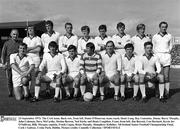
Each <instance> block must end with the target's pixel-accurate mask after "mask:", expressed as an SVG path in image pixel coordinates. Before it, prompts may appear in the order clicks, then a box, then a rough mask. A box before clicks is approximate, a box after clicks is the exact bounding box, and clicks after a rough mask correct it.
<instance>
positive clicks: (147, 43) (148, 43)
mask: <svg viewBox="0 0 180 129" xmlns="http://www.w3.org/2000/svg"><path fill="white" fill-rule="evenodd" d="M147 45H151V46H152V47H153V43H152V42H150V41H148V42H145V43H144V47H146V46H147Z"/></svg>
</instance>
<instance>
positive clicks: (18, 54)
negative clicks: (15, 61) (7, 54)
mask: <svg viewBox="0 0 180 129" xmlns="http://www.w3.org/2000/svg"><path fill="white" fill-rule="evenodd" d="M17 56H18V57H19V59H20V60H22V59H23V58H24V57H27V55H26V54H25V55H24V56H23V58H21V57H20V56H19V53H17Z"/></svg>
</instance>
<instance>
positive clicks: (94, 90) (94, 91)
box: [93, 86, 98, 96]
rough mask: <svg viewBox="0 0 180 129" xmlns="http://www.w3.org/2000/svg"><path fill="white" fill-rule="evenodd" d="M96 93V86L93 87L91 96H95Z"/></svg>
mask: <svg viewBox="0 0 180 129" xmlns="http://www.w3.org/2000/svg"><path fill="white" fill-rule="evenodd" d="M97 91H98V86H93V96H96V94H97Z"/></svg>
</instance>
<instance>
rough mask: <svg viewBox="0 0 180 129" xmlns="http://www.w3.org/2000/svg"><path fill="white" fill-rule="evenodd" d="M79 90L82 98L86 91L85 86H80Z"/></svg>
mask: <svg viewBox="0 0 180 129" xmlns="http://www.w3.org/2000/svg"><path fill="white" fill-rule="evenodd" d="M80 90H81V95H82V96H83V95H84V93H85V91H86V86H84V85H82V86H80Z"/></svg>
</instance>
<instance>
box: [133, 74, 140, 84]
mask: <svg viewBox="0 0 180 129" xmlns="http://www.w3.org/2000/svg"><path fill="white" fill-rule="evenodd" d="M134 83H135V84H136V85H138V84H139V76H138V75H135V76H134Z"/></svg>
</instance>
